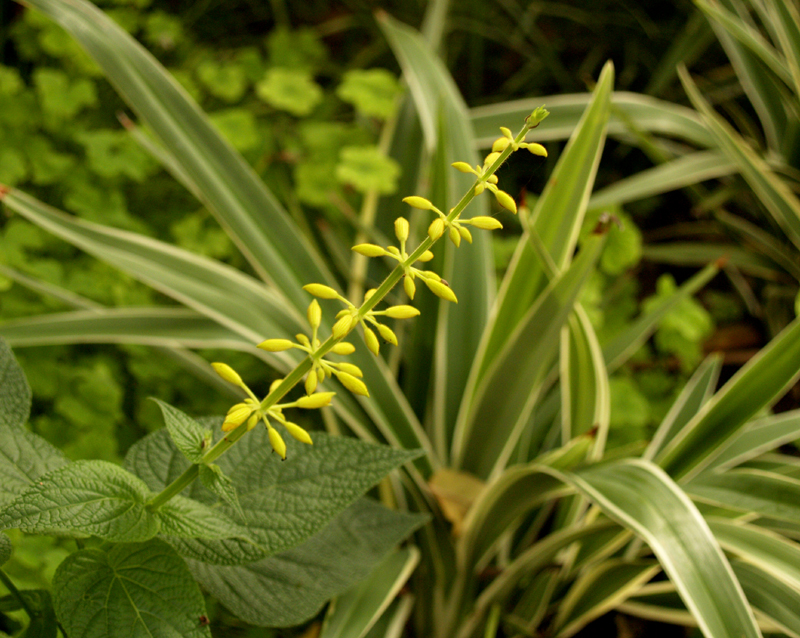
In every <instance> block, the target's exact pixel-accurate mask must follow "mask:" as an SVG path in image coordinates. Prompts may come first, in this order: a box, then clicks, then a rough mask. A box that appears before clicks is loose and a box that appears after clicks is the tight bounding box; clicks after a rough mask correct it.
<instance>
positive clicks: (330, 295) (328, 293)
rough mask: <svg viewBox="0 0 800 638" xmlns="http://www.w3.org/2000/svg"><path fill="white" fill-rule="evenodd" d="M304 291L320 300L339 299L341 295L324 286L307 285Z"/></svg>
mask: <svg viewBox="0 0 800 638" xmlns="http://www.w3.org/2000/svg"><path fill="white" fill-rule="evenodd" d="M303 290H305V291H306V292H307V293H310V294H312V295H314V296H315V297H319V298H320V299H338V298H339V293H338V292H336V291H335V290H334V289H333V288H331V287H330V286H324V285H323V284H306V285H305V286H303Z"/></svg>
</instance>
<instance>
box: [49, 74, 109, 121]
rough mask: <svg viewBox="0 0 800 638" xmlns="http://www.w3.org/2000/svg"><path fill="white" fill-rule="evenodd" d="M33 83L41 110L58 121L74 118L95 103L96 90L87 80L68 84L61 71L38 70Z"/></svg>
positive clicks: (65, 75) (68, 80)
mask: <svg viewBox="0 0 800 638" xmlns="http://www.w3.org/2000/svg"><path fill="white" fill-rule="evenodd" d="M33 82H34V84H35V86H36V92H37V94H38V95H39V101H40V103H41V105H42V110H43V111H44V112H45V113H47V114H49V115H51V116H53V117H55V118H57V119H58V120H66V119H69V118H72V117H75V116H76V115H77V114H78V113H80V112H81V111H82V110H83V109H84V108H86V107H87V106H94V105H95V104H96V103H97V88H96V87H95V84H94V82H93V81H92V80H90V79H89V78H85V77H84V78H79V79H77V80H75V81H74V82H70V79H69V78H68V77H67V74H66V73H64V72H63V71H59V70H57V69H48V68H39V69H36V71H34V73H33Z"/></svg>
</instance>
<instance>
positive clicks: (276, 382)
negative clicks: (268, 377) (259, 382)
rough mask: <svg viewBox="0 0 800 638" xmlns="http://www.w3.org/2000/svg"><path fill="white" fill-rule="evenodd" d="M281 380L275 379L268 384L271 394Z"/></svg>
mask: <svg viewBox="0 0 800 638" xmlns="http://www.w3.org/2000/svg"><path fill="white" fill-rule="evenodd" d="M282 381H283V379H275V381H273V382H272V383H270V384H269V391H270V392H272V391H273V390H274V389H275V388H277V387H278V386H279V385H280V384H281V382H282Z"/></svg>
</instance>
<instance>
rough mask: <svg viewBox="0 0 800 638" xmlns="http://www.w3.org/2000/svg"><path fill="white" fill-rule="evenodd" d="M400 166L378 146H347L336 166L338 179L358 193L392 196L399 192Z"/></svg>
mask: <svg viewBox="0 0 800 638" xmlns="http://www.w3.org/2000/svg"><path fill="white" fill-rule="evenodd" d="M399 175H400V166H399V165H398V164H397V162H396V161H395V160H393V159H392V158H391V157H388V156H386V155H384V154H383V153H382V152H381V150H380V149H379V148H378V147H377V146H345V147H344V148H343V149H342V150H341V155H340V162H339V164H338V165H337V166H336V179H338V180H339V181H340V182H342V183H343V184H349V185H351V186H352V187H353V188H355V189H356V190H357V191H360V192H362V193H368V192H370V191H375V192H377V193H379V194H381V195H391V194H392V193H394V192H395V190H397V178H398V177H399Z"/></svg>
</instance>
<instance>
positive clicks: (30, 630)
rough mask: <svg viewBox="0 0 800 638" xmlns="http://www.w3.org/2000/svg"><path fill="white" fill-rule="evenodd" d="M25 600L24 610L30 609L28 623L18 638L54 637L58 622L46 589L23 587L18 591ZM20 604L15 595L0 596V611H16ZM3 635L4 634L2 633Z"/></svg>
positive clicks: (20, 606) (20, 607)
mask: <svg viewBox="0 0 800 638" xmlns="http://www.w3.org/2000/svg"><path fill="white" fill-rule="evenodd" d="M19 593H20V594H21V595H22V598H23V599H24V600H25V604H26V606H27V607H26V612H27V610H30V612H31V614H30V623H29V624H28V627H27V629H26V630H25V631H24V632H23V633H22V634H20V638H56V636H57V634H58V622H57V621H56V613H55V610H54V609H53V600H52V598H51V597H50V592H49V591H47V590H46V589H23V590H22V591H20V592H19ZM20 609H23V607H22V604H21V603H20V602H19V600H17V598H16V597H15V596H3V598H0V611H18V610H20ZM3 635H5V634H3Z"/></svg>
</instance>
